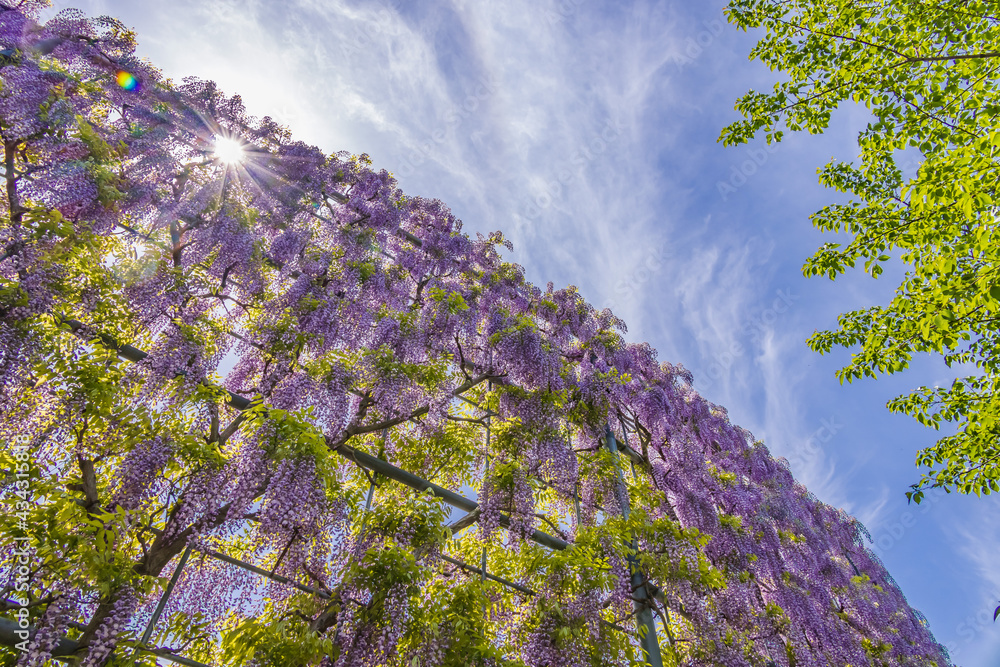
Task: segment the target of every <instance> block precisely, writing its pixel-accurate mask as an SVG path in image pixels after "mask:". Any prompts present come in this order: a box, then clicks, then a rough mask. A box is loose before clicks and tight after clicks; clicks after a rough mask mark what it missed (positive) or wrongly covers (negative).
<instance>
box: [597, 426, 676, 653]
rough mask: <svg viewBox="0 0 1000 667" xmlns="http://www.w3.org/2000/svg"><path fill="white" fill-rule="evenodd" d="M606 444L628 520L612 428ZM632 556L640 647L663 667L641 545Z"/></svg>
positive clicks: (637, 546)
mask: <svg viewBox="0 0 1000 667" xmlns="http://www.w3.org/2000/svg"><path fill="white" fill-rule="evenodd" d="M604 432H605V444H606V446H607V448H608V451H610V452H611V453H612V454H614V455H615V474H616V475H617V477H618V483H617V488H616V491H617V494H616V495H617V496H618V504H619V505H620V506H621V512H622V516H624V517H625V518H626V519H628V517H629V513H630V511H631V509H630V507H629V498H628V487H626V486H625V478H624V477H623V476H622V469H621V466H620V465H619V461H618V443H617V441H616V440H615V435H614V433H612V432H611V427H610V426H605V431H604ZM630 547H631V549H632V553H630V554H629V556H628V565H629V571H630V574H631V579H632V598H633V600H634V604H635V610H636V621H637V623H638V625H639V645H640V646H641V647H642V651H643V653H644V654H645V658H646V663H647V664H648V665H650V667H663V659H662V657H661V656H660V642H659V640H658V639H657V637H656V619H655V618H654V617H653V610H652V608H651V605H652V604H653V602H652V601H651V600H650V599H649V597H648V595H647V594H646V586H645V579H646V578H645V577H644V576H643V574H642V570H641V569H640V568H639V560H638V558H636V554H637V553H638V551H639V545H638V544H637V543H636V541H635V540H633V541H632V543H631V545H630Z"/></svg>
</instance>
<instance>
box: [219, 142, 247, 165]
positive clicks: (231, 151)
mask: <svg viewBox="0 0 1000 667" xmlns="http://www.w3.org/2000/svg"><path fill="white" fill-rule="evenodd" d="M215 157H216V159H217V160H219V161H220V162H222V163H224V164H229V165H233V164H239V163H240V162H242V161H243V158H244V152H243V144H242V143H240V142H239V141H238V140H236V139H230V138H229V137H219V138H218V139H216V140H215Z"/></svg>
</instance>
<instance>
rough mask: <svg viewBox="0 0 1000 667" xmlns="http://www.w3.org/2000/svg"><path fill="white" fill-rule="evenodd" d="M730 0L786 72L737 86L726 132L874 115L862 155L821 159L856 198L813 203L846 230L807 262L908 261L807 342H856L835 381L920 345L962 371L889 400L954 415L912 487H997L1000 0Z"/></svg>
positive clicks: (820, 267)
mask: <svg viewBox="0 0 1000 667" xmlns="http://www.w3.org/2000/svg"><path fill="white" fill-rule="evenodd" d="M727 12H728V17H729V19H730V21H731V22H733V23H735V24H736V25H737V26H739V27H740V28H743V29H751V28H754V29H762V30H763V31H765V33H766V34H765V36H764V37H763V38H762V39H761V40H760V41H759V42H758V43H757V45H756V46H755V47H754V49H753V51H752V53H751V58H757V59H759V60H760V61H761V62H763V63H764V64H765V65H767V66H768V67H770V68H771V69H772V70H776V71H780V72H781V73H783V74H784V75H785V76H786V77H787V80H784V81H781V82H779V83H776V84H775V86H774V88H773V90H772V91H771V92H766V93H765V92H756V91H750V92H749V93H747V94H746V95H744V96H743V97H742V98H740V100H739V101H738V103H737V105H736V108H737V110H738V111H740V113H741V114H742V115H743V117H744V119H743V120H741V121H738V122H735V123H733V124H732V125H730V126H729V127H727V128H726V129H725V130H723V133H722V140H723V141H724V142H725V143H726V144H738V143H743V142H747V141H749V140H751V139H752V138H754V137H756V136H759V135H764V137H765V138H766V140H767V141H768V143H770V142H774V141H780V140H781V138H782V134H783V132H784V131H786V130H790V131H806V132H811V133H819V132H823V131H824V129H826V127H827V126H828V123H829V121H830V117H831V113H832V112H833V110H834V109H836V108H837V107H838V106H839V105H840V104H841V103H844V102H853V103H858V104H863V105H865V107H866V108H867V109H868V110H869V111H870V112H871V114H872V116H874V119H873V120H872V121H871V122H869V123H868V125H867V127H866V128H865V129H864V130H863V131H862V132H861V133H860V134H859V136H858V145H859V147H860V159H859V160H858V161H856V162H839V161H833V162H830V163H829V164H827V165H826V166H824V167H823V168H822V169H821V170H820V172H819V175H820V182H821V183H822V184H824V185H826V186H828V187H831V188H834V189H836V190H838V191H840V192H846V193H851V194H852V195H854V196H855V198H853V199H851V200H850V201H849V202H847V203H843V204H834V205H831V206H827V207H825V208H823V209H822V210H821V211H819V212H817V213H816V214H814V215H813V217H812V220H813V224H814V225H815V226H816V227H818V228H819V229H821V230H824V231H830V232H834V233H844V234H847V235H848V236H849V237H850V242H849V243H847V244H846V245H841V244H839V243H832V242H831V243H826V244H824V245H823V246H822V247H821V248H819V250H818V251H817V252H816V254H815V255H813V257H812V258H810V259H809V260H808V261H807V262H806V264H805V266H804V267H803V271H804V273H805V274H806V275H807V276H814V275H825V276H828V277H829V278H831V279H835V278H836V277H837V276H839V275H841V274H843V273H844V272H845V271H846V270H847V269H849V268H852V267H855V266H856V265H863V266H864V270H865V271H866V272H867V273H869V274H870V275H871V276H873V277H877V276H879V275H880V274H881V273H882V271H883V266H884V265H885V264H886V262H891V261H897V260H902V262H903V263H904V264H905V266H906V269H907V271H906V274H905V276H904V278H903V280H902V282H901V283H900V285H899V287H898V288H897V290H896V295H895V297H894V298H893V299H892V301H891V302H890V303H888V304H886V305H883V306H875V307H872V308H867V309H862V310H857V311H853V312H850V313H846V314H844V315H841V316H840V318H839V320H838V328H837V329H836V330H831V331H821V332H817V333H816V334H814V335H813V336H812V337H811V338H810V339H809V341H808V343H809V345H810V347H812V349H814V350H816V351H818V352H820V353H824V354H825V353H828V352H830V351H831V350H832V348H833V347H835V346H836V347H844V348H851V349H855V350H856V351H855V352H854V353H853V354H852V357H851V362H850V363H849V364H848V365H847V366H845V367H844V368H843V369H841V370H840V371H839V372H838V377H839V378H840V379H841V381H844V380H847V381H848V382H850V381H853V380H855V379H857V378H861V377H877V376H878V375H879V374H882V373H896V372H899V371H902V370H904V369H906V368H907V367H908V365H909V363H910V361H911V359H912V358H913V355H914V354H917V353H931V354H937V355H940V356H941V357H943V359H944V361H945V362H946V363H947V364H948V365H949V366H954V367H955V368H956V369H959V370H960V372H961V373H963V374H964V373H971V374H968V375H965V376H964V377H960V378H959V379H956V380H955V381H954V383H952V385H951V386H949V387H921V388H919V389H917V390H915V391H914V392H912V393H911V394H908V395H904V396H900V397H898V398H896V399H894V400H893V401H891V402H890V403H889V408H890V409H891V410H893V411H895V412H903V413H906V414H909V415H912V416H913V417H915V418H916V419H917V420H919V421H920V422H921V423H922V424H925V425H929V426H932V427H934V428H935V429H937V428H940V427H941V426H942V424H946V423H952V424H954V425H955V428H956V431H957V432H956V433H954V434H952V435H948V436H945V437H943V438H941V439H940V440H939V441H938V442H937V443H936V444H935V445H933V446H931V447H929V448H927V449H925V450H923V451H921V452H920V453H919V454H918V456H917V464H918V465H920V466H923V467H927V468H929V470H928V471H927V472H926V473H925V474H924V475H923V476H922V479H921V480H920V481H919V482H918V483H917V484H914V485H913V491H912V492H911V493H908V494H907V495H908V496H909V497H911V498H912V499H914V500H916V501H918V502H919V501H920V499H921V498H922V496H923V490H924V489H926V488H932V487H942V488H944V489H946V490H949V491H950V490H953V489H954V490H957V491H959V492H961V493H975V494H977V495H978V494H983V493H985V494H989V493H991V492H994V491H998V490H1000V486H998V483H1000V328H998V326H997V322H998V319H997V318H998V315H1000V230H998V222H997V203H998V201H1000V193H998V190H997V188H998V183H1000V178H998V177H1000V128H998V127H997V117H998V113H1000V6H998V5H997V3H996V2H987V1H983V0H973V1H966V0H945V1H943V2H937V1H934V2H932V1H929V0H913V1H908V2H889V1H878V2H840V1H833V0H793V1H792V2H785V1H779V0H734V1H733V2H731V3H730V4H729V7H728V8H727ZM909 164H914V165H916V168H915V169H914V168H910V167H908V166H907V165H909Z"/></svg>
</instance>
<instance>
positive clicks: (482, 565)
mask: <svg viewBox="0 0 1000 667" xmlns="http://www.w3.org/2000/svg"><path fill="white" fill-rule="evenodd" d="M487 387H489V390H490V391H493V380H489V383H488V384H487ZM490 415H491V412H487V413H486V470H487V472H488V471H489V469H490V426H491V424H492V419H491V417H490ZM479 569H480V571H481V572H482V577H481V578H482V579H486V543H485V542H484V543H483V557H482V560H481V561H480V563H479Z"/></svg>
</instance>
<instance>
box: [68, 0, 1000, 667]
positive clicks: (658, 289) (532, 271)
mask: <svg viewBox="0 0 1000 667" xmlns="http://www.w3.org/2000/svg"><path fill="white" fill-rule="evenodd" d="M54 5H55V7H56V8H62V7H66V6H74V7H78V8H80V9H83V10H84V11H86V12H87V13H88V14H91V15H95V14H111V15H113V16H117V17H118V18H120V19H122V20H123V21H124V22H125V23H126V24H127V25H129V26H130V27H133V28H134V29H135V30H136V31H137V33H138V38H139V44H140V49H139V50H140V53H141V54H142V55H144V56H147V57H148V58H150V60H152V61H153V62H154V63H155V64H156V65H157V66H159V67H160V68H162V69H163V71H164V73H165V74H166V75H167V76H169V77H171V78H173V79H175V80H179V79H181V78H182V77H184V76H188V75H195V76H200V77H203V78H211V79H214V80H215V81H217V82H218V83H219V85H220V86H221V87H222V88H223V89H224V90H226V91H227V92H229V93H239V94H241V95H242V96H243V99H244V101H245V103H246V105H247V107H248V108H249V110H250V111H251V113H254V114H255V115H258V116H263V115H271V116H272V117H274V118H276V119H277V120H278V121H279V122H282V123H284V124H286V125H288V126H289V127H290V128H291V129H292V131H293V132H294V133H295V135H296V136H297V137H299V138H302V139H304V140H306V141H309V142H312V143H315V144H316V145H318V146H320V147H321V148H323V149H324V150H326V151H328V152H330V151H336V150H348V151H351V152H355V153H361V152H366V153H368V154H369V155H371V157H372V158H373V160H374V163H375V165H376V166H377V167H380V168H385V169H388V170H389V171H391V172H393V173H394V174H396V176H397V178H398V179H399V182H400V184H401V186H402V188H403V190H404V191H406V192H408V193H410V194H419V195H423V196H426V197H437V198H440V199H442V200H443V201H445V202H446V203H447V204H449V205H450V206H451V208H452V209H453V211H454V212H455V213H456V215H457V216H458V217H459V218H461V219H462V220H463V221H464V224H465V231H466V232H467V233H470V234H474V233H475V232H478V231H481V232H488V231H491V230H495V229H499V230H502V231H503V232H504V234H505V235H507V237H508V238H510V239H511V240H512V241H513V242H514V245H515V249H514V252H513V253H510V255H509V259H510V260H512V261H516V262H518V263H520V264H521V265H523V266H524V267H525V269H526V272H527V275H528V277H529V279H531V280H532V281H533V282H535V283H536V284H539V285H541V286H544V285H545V283H546V282H548V281H553V282H554V283H555V284H556V285H557V286H560V285H566V284H574V285H577V286H578V287H579V288H580V289H581V291H582V293H583V294H584V296H585V297H586V298H587V299H588V300H589V301H591V302H592V303H594V304H595V305H597V306H599V307H600V306H611V307H612V308H613V310H614V311H615V312H616V313H617V314H618V315H619V316H621V317H622V318H624V319H625V321H626V322H627V323H628V325H629V334H628V337H629V338H630V339H631V340H633V341H640V340H646V341H649V342H650V343H651V344H652V345H653V346H654V347H655V348H657V349H658V350H659V352H660V358H661V360H668V361H671V362H673V363H683V364H684V365H685V366H686V367H687V368H688V369H690V370H691V371H692V372H693V373H694V375H695V387H696V388H698V389H699V390H700V391H701V392H702V393H703V395H705V396H706V397H708V398H709V399H710V400H712V401H714V402H716V403H718V404H721V405H724V406H726V407H727V408H728V410H729V414H730V417H731V419H732V420H733V421H734V422H735V423H738V424H740V425H741V426H744V427H746V428H748V429H750V430H751V431H752V432H753V433H754V435H755V436H756V437H757V438H759V439H762V440H764V441H765V442H766V443H767V444H768V446H769V447H770V449H771V451H772V452H773V453H774V454H775V455H776V456H785V457H787V458H788V459H789V461H790V463H791V466H792V470H793V472H794V473H795V474H796V476H797V477H798V479H800V480H801V481H803V482H804V483H805V484H806V485H807V486H809V488H810V489H811V490H812V491H813V492H814V493H816V495H817V496H819V497H820V498H821V499H823V500H825V501H826V502H829V503H831V504H834V505H837V506H840V507H843V508H844V509H846V510H847V511H849V512H851V513H852V514H854V515H855V516H857V517H859V518H860V519H861V520H862V521H863V522H864V523H865V524H866V525H867V526H868V528H869V530H870V532H871V534H872V537H873V539H874V549H875V551H876V553H878V554H879V555H880V556H881V558H882V559H883V560H884V561H885V563H886V564H887V566H888V568H889V571H890V572H891V573H892V574H893V576H894V577H895V578H896V580H897V582H898V583H899V584H900V585H901V587H902V589H903V591H904V592H905V593H906V595H907V597H908V598H909V600H910V602H911V604H913V606H915V607H916V608H918V609H920V610H921V611H922V612H923V613H924V614H925V615H926V616H927V617H928V619H929V620H930V623H931V628H932V630H933V631H934V633H935V635H936V636H937V638H938V640H939V641H941V642H942V643H944V644H945V645H947V646H949V648H950V650H951V652H952V656H953V658H954V659H955V662H956V663H957V664H959V665H963V666H965V667H986V666H991V665H996V664H998V663H1000V630H998V629H997V627H996V626H995V625H994V624H993V622H992V610H993V608H994V607H995V606H996V604H997V601H998V600H1000V563H998V562H997V554H998V546H1000V512H998V511H997V510H998V509H1000V508H998V503H997V502H996V500H995V499H992V498H991V499H982V500H980V499H976V498H966V497H959V496H957V495H954V494H953V495H950V496H944V495H943V494H942V495H940V496H938V495H931V496H930V497H929V498H928V499H927V500H926V501H925V503H924V504H923V505H922V506H920V507H912V506H911V507H908V506H907V505H906V499H905V497H904V495H903V493H904V492H905V491H906V490H907V487H908V485H909V484H910V483H912V482H914V481H916V480H917V478H918V476H919V473H918V471H917V469H916V468H915V467H914V465H913V460H914V455H915V453H916V451H917V450H918V449H920V448H922V447H925V446H927V445H929V444H930V443H932V442H933V441H934V439H935V433H934V432H933V431H930V430H928V429H925V428H923V427H921V426H919V425H918V424H917V423H916V422H914V421H912V420H911V419H910V418H908V417H905V416H900V415H892V414H890V413H889V412H888V411H887V410H886V409H885V407H884V406H885V403H886V401H887V400H889V399H890V398H892V397H894V396H896V395H898V394H901V393H904V392H907V391H909V390H910V389H912V388H914V387H916V386H919V385H921V384H934V383H943V382H945V381H948V380H949V378H950V376H949V374H948V370H947V369H946V368H944V367H943V365H942V364H940V363H937V362H936V361H935V360H933V359H920V360H918V361H917V362H916V363H915V364H914V367H913V368H912V369H911V370H910V371H908V372H907V373H905V374H903V375H900V376H896V377H890V378H884V379H881V380H879V381H877V382H872V381H866V382H860V383H857V384H855V385H849V386H844V387H842V386H841V385H840V384H839V382H838V381H837V380H836V378H835V377H834V371H835V370H836V369H837V368H838V367H839V366H840V365H842V364H843V363H844V362H845V361H846V359H847V356H846V353H835V354H833V355H831V356H829V357H820V356H819V355H817V354H815V353H813V352H811V351H810V350H809V349H808V348H807V347H806V346H805V343H804V341H805V339H806V338H807V337H808V336H809V335H810V334H811V333H812V332H813V331H814V330H816V329H821V328H827V327H830V326H832V325H833V324H834V323H835V320H836V316H837V314H838V313H841V312H844V311H847V310H851V309H854V308H859V307H864V306H867V305H871V304H874V303H877V302H879V301H881V300H885V299H886V297H887V296H888V295H890V294H891V293H892V290H893V288H894V287H895V285H896V284H897V283H898V281H896V280H895V278H897V277H898V275H899V273H898V271H897V273H895V274H893V272H892V271H888V272H887V275H885V276H884V277H883V278H880V279H879V280H877V281H874V280H871V279H870V278H867V277H865V276H864V275H851V276H848V277H846V278H843V279H841V280H838V281H837V283H835V284H834V283H831V282H830V281H828V280H826V279H817V278H813V279H809V280H806V279H805V278H803V277H802V275H801V272H800V268H801V266H802V263H803V262H804V260H805V259H806V257H808V256H809V255H810V254H811V253H812V252H813V251H814V250H815V249H816V248H817V247H818V246H819V245H820V243H822V242H824V241H829V240H832V239H830V238H828V237H823V236H822V235H820V234H819V233H818V232H816V231H815V230H814V229H813V228H812V227H811V225H810V224H809V221H808V216H809V214H811V213H812V212H814V211H816V210H818V209H819V208H820V207H822V206H823V205H825V204H827V203H830V202H831V201H833V200H834V198H835V196H836V195H835V193H833V192H830V191H826V190H824V189H823V188H821V187H820V186H819V185H818V184H817V181H816V168H817V167H819V166H821V165H823V164H825V163H826V162H827V161H828V160H829V159H831V157H838V158H846V159H849V158H851V157H853V156H854V154H855V144H854V139H855V136H856V133H857V131H858V130H859V129H860V128H861V127H863V125H864V123H865V122H866V119H867V116H866V115H865V112H864V110H863V109H856V108H844V109H841V110H840V111H839V113H837V114H835V117H834V121H833V125H832V127H831V128H830V130H829V131H828V132H827V133H826V134H825V135H823V136H808V135H805V136H792V137H789V138H788V139H787V140H786V141H784V142H782V143H781V144H780V145H778V146H776V147H770V148H768V147H766V146H764V145H763V144H755V145H752V146H748V147H738V148H723V147H722V146H721V145H720V144H718V143H717V142H716V139H717V137H718V134H719V131H720V129H721V128H722V127H723V126H724V125H726V124H727V123H729V122H731V121H732V120H734V119H735V118H736V113H735V112H734V111H733V110H732V107H733V103H734V102H735V100H736V98H737V97H738V96H739V95H741V94H742V93H744V92H745V91H746V90H747V89H749V88H752V87H756V88H758V89H761V88H766V87H769V86H770V85H771V83H772V82H773V80H774V76H775V75H774V74H773V73H771V72H769V71H767V70H766V68H764V67H763V66H761V65H760V64H759V63H751V62H749V61H748V60H747V54H748V53H749V51H750V49H751V47H752V45H753V43H754V41H755V36H754V35H753V34H749V35H748V34H745V33H739V32H738V31H736V30H735V29H734V28H733V27H732V26H730V25H729V24H727V23H726V22H725V20H724V18H723V15H722V7H723V3H722V2H717V1H716V0H710V1H706V2H702V3H685V2H680V1H679V0H676V1H673V2H669V1H665V2H652V1H650V2H631V1H630V2H626V1H624V0H622V1H619V2H597V1H596V0H504V1H503V2H495V1H490V0H450V1H448V0H419V1H416V0H415V1H410V2H404V1H403V0H386V1H385V2H381V1H379V0H283V1H279V0H242V1H238V0H171V2H151V1H150V0H77V1H75V2H63V1H62V0H56V2H55V3H54Z"/></svg>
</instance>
